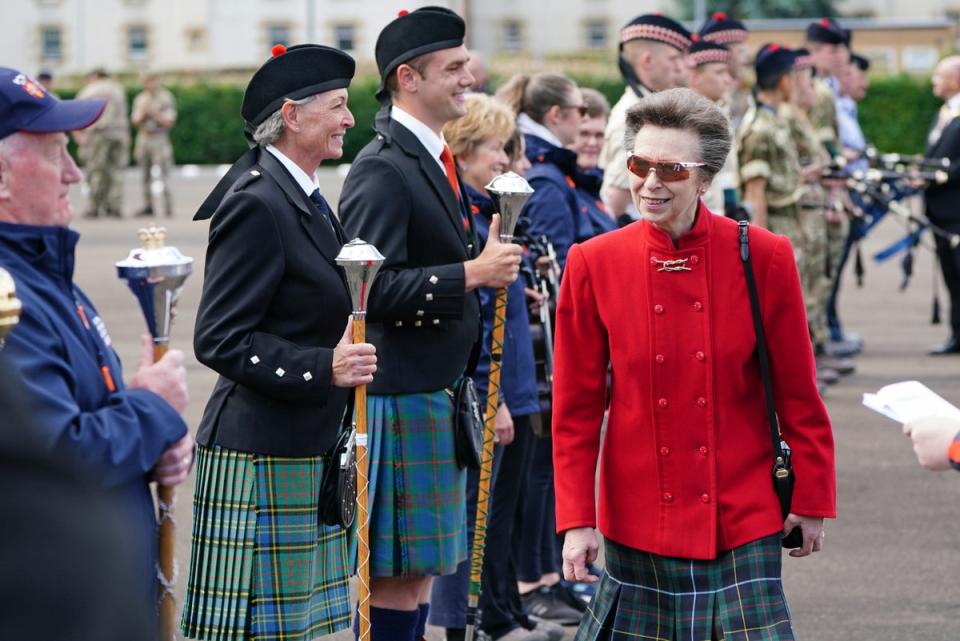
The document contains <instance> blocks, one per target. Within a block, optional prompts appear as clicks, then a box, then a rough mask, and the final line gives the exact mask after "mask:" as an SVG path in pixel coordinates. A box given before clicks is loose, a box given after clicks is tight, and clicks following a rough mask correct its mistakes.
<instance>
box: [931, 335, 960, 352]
mask: <svg viewBox="0 0 960 641" xmlns="http://www.w3.org/2000/svg"><path fill="white" fill-rule="evenodd" d="M927 353H928V354H930V356H943V355H944V354H960V340H957V339H956V338H955V337H954V338H951V339H950V340H948V341H947V342H946V343H944V344H943V345H937V346H936V347H931V348H930V351H929V352H927Z"/></svg>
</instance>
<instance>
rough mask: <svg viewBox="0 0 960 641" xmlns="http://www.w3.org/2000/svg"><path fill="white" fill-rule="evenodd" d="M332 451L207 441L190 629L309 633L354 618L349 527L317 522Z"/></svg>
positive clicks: (217, 637) (248, 634)
mask: <svg viewBox="0 0 960 641" xmlns="http://www.w3.org/2000/svg"><path fill="white" fill-rule="evenodd" d="M322 471H323V459H322V458H320V457H309V458H278V457H269V456H258V455H253V454H248V453H243V452H235V451H231V450H226V449H222V448H213V449H208V448H204V447H199V448H198V453H197V486H196V493H195V496H194V523H193V540H192V549H191V558H190V575H189V577H188V581H187V593H186V597H185V599H184V609H183V618H182V621H181V629H182V631H183V633H184V636H186V637H189V638H196V639H204V640H205V641H240V640H245V639H256V640H257V641H267V640H276V641H310V640H311V639H314V638H316V637H319V636H321V635H325V634H332V633H333V632H336V631H338V630H341V629H344V628H346V627H348V626H349V622H350V602H349V601H350V594H349V584H348V573H349V568H348V541H347V533H346V532H345V531H344V530H342V529H341V528H337V527H329V526H325V525H322V524H320V523H319V522H318V520H317V496H318V493H319V484H320V479H321V478H322Z"/></svg>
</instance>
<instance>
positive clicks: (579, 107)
mask: <svg viewBox="0 0 960 641" xmlns="http://www.w3.org/2000/svg"><path fill="white" fill-rule="evenodd" d="M560 108H561V109H576V110H577V111H579V112H580V116H581V117H583V116H586V115H587V106H586V105H561V106H560Z"/></svg>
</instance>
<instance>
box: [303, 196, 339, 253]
mask: <svg viewBox="0 0 960 641" xmlns="http://www.w3.org/2000/svg"><path fill="white" fill-rule="evenodd" d="M310 200H311V201H312V202H313V204H314V205H316V206H317V210H318V211H319V212H320V217H321V218H322V219H323V220H324V221H325V222H326V223H327V225H329V226H330V229H331V230H333V234H334V235H335V236H336V237H337V239H338V240H339V241H340V242H341V243H342V242H343V239H342V238H341V233H340V230H339V229H338V227H339V225H337V224H336V223H334V222H333V211H332V210H331V209H330V205H328V204H327V201H326V200H324V199H323V196H321V195H320V190H319V189H314V190H313V191H312V192H311V193H310Z"/></svg>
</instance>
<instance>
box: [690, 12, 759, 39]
mask: <svg viewBox="0 0 960 641" xmlns="http://www.w3.org/2000/svg"><path fill="white" fill-rule="evenodd" d="M700 35H701V36H702V37H703V39H704V40H707V41H709V42H719V43H720V44H724V45H728V44H734V43H737V42H746V40H747V36H749V35H750V32H749V31H748V30H747V27H746V25H744V24H743V23H742V22H740V21H739V20H734V19H733V18H731V17H730V16H728V15H727V14H725V13H724V12H722V11H717V12H716V13H715V14H713V15H712V16H710V19H709V20H707V21H706V22H704V23H703V27H701V28H700Z"/></svg>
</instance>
